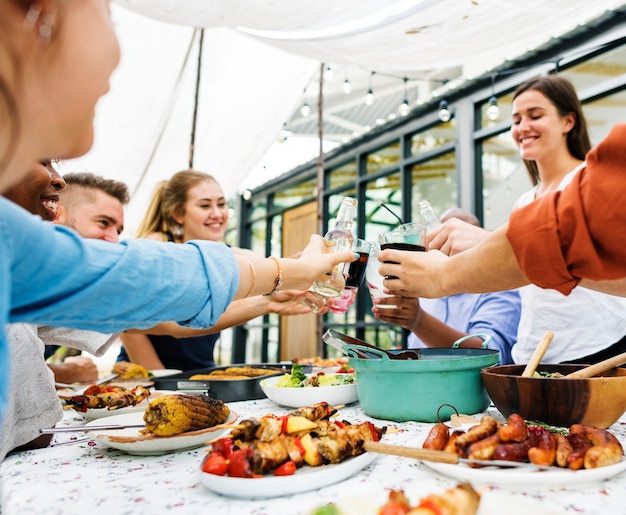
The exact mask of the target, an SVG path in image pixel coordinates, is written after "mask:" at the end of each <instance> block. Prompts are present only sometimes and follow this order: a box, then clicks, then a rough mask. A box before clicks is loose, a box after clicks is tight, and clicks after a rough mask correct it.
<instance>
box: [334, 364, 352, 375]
mask: <svg viewBox="0 0 626 515" xmlns="http://www.w3.org/2000/svg"><path fill="white" fill-rule="evenodd" d="M335 373H336V374H354V369H353V368H352V367H351V366H350V365H341V366H340V367H339V368H338V369H337V372H335Z"/></svg>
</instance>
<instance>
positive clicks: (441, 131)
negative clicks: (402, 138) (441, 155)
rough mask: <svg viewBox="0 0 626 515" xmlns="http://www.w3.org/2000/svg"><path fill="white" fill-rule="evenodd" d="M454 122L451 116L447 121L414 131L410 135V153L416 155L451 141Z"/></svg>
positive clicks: (454, 131) (454, 132) (454, 130)
mask: <svg viewBox="0 0 626 515" xmlns="http://www.w3.org/2000/svg"><path fill="white" fill-rule="evenodd" d="M455 127H456V122H455V120H454V118H452V119H451V120H450V121H449V122H446V123H440V124H439V125H436V126H434V127H430V128H428V129H426V130H423V131H420V132H416V133H415V134H413V135H412V136H411V141H410V154H411V155H412V156H418V155H420V154H424V153H425V152H432V151H433V150H435V149H437V148H439V147H441V146H443V145H446V144H448V143H452V142H454V141H455V139H456V128H455Z"/></svg>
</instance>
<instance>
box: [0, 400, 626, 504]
mask: <svg viewBox="0 0 626 515" xmlns="http://www.w3.org/2000/svg"><path fill="white" fill-rule="evenodd" d="M229 405H230V406H231V408H232V409H233V410H235V411H236V412H237V413H238V414H239V415H240V417H241V418H248V417H258V416H262V415H264V414H266V413H275V414H277V415H280V414H284V413H287V412H288V411H290V410H288V409H286V408H282V407H279V406H277V405H276V404H274V403H273V402H272V401H270V400H268V399H263V400H258V401H246V402H238V403H229ZM491 414H495V415H497V416H499V415H498V414H497V413H491ZM341 418H342V419H346V420H349V421H350V422H354V423H358V422H362V421H364V420H370V421H372V422H374V423H375V424H376V425H378V426H381V425H387V426H392V427H397V428H398V429H399V430H398V431H395V432H391V434H389V435H387V436H386V438H385V439H386V441H388V442H389V443H396V444H403V443H406V442H409V443H411V442H413V445H416V443H415V442H421V439H423V438H424V436H425V435H426V433H427V432H428V430H429V429H430V427H431V424H425V423H418V422H406V423H394V422H384V421H380V420H376V419H372V418H370V417H367V416H366V415H365V414H364V413H363V412H362V410H361V408H360V407H359V405H358V403H355V404H353V405H350V406H347V407H345V408H343V409H342V410H341ZM105 420H106V419H102V421H105ZM84 422H85V421H84V420H83V418H82V415H80V414H78V413H75V412H66V415H65V418H64V420H63V422H62V423H61V424H63V425H78V424H83V423H84ZM625 423H626V418H623V419H622V420H620V421H619V422H618V423H616V424H615V425H613V426H612V427H611V428H610V430H611V432H613V433H614V434H615V435H616V436H617V437H618V438H619V439H620V441H622V443H624V442H626V426H625V425H624V424H625ZM61 424H60V425H61ZM68 442H69V443H68ZM204 455H205V449H203V448H201V449H196V450H192V451H186V452H179V453H173V454H166V455H162V456H131V455H128V454H125V453H123V452H121V451H119V450H114V449H107V448H104V447H101V446H100V444H98V443H96V442H94V441H93V440H89V439H88V438H86V437H85V435H84V434H83V433H66V434H57V435H56V436H55V440H54V442H53V445H52V446H51V447H48V448H46V449H40V450H37V451H28V452H23V453H20V454H15V455H11V456H9V457H7V458H6V459H5V460H4V462H2V464H0V502H1V505H0V506H1V511H2V514H3V515H14V514H19V515H25V514H29V513H33V514H37V515H41V514H79V515H87V514H89V515H91V514H100V513H102V514H107V515H109V514H116V515H119V514H126V513H128V514H133V515H139V514H150V515H153V514H159V513H172V514H195V513H198V514H211V515H213V514H233V515H235V514H237V515H244V514H250V515H252V514H254V515H295V514H302V515H308V514H309V513H310V512H311V511H312V510H313V509H314V508H315V507H318V506H321V505H324V504H326V503H329V502H339V503H340V505H341V506H343V507H346V509H348V510H349V509H350V507H351V506H353V507H354V512H355V513H360V514H362V513H364V512H366V511H368V510H367V508H365V507H366V506H369V507H370V508H369V509H370V510H371V509H372V508H371V507H372V506H380V505H381V504H383V503H384V502H385V500H386V499H387V495H388V492H389V490H390V489H404V491H405V493H406V494H407V495H408V497H409V499H410V500H411V501H412V502H417V500H418V499H419V498H420V497H422V496H424V495H427V494H429V493H439V492H441V491H443V490H445V489H446V488H449V487H452V486H454V485H456V484H458V481H457V480H455V479H451V478H448V477H446V476H444V475H441V474H438V473H435V472H434V471H433V470H432V469H430V468H429V467H428V466H427V465H425V464H423V463H421V462H419V461H416V460H412V459H409V458H400V457H395V456H387V455H384V456H383V455H381V456H380V457H378V458H377V459H376V461H374V462H373V463H372V464H371V465H369V466H367V467H366V468H365V469H364V470H362V471H361V472H360V473H358V474H357V475H355V476H353V477H352V478H350V479H347V480H345V481H343V482H341V483H338V484H334V485H331V486H327V487H324V488H322V489H320V490H317V491H312V492H305V493H300V494H297V495H292V496H288V497H279V498H273V499H262V500H242V499H234V498H228V497H223V496H220V495H217V494H215V493H213V492H211V491H210V490H208V489H207V488H206V487H205V486H204V485H203V484H201V483H200V480H199V476H200V472H199V468H200V462H201V460H202V458H203V456H204ZM502 473H506V472H504V471H503V472H502ZM545 477H546V480H545V484H546V486H545V487H544V486H541V487H530V488H529V487H520V488H514V487H499V486H490V487H484V485H480V489H482V491H483V492H485V494H484V499H485V501H487V500H489V499H491V501H492V502H493V499H496V498H497V499H499V504H500V505H499V513H507V514H512V513H514V511H515V507H518V512H520V513H523V512H524V511H523V510H524V508H523V507H524V506H526V505H525V503H528V505H530V506H532V507H533V510H534V512H535V513H536V514H540V513H559V514H566V513H570V514H572V513H575V514H586V515H591V514H598V515H600V514H601V515H606V514H617V513H626V501H625V500H626V474H623V473H622V474H620V475H618V476H616V477H613V478H611V479H607V480H604V481H601V482H599V483H596V484H592V485H586V486H578V487H575V488H574V487H572V488H565V487H550V486H549V483H550V480H549V476H548V475H547V474H546V476H545ZM251 481H254V480H253V479H252V480H251ZM503 498H504V499H505V502H506V506H502V504H501V503H502V499H503ZM487 512H489V513H491V511H490V510H489V511H488V510H484V513H485V514H487ZM372 513H375V510H373V511H372Z"/></svg>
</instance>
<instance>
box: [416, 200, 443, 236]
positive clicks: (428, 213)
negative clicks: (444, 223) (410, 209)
mask: <svg viewBox="0 0 626 515" xmlns="http://www.w3.org/2000/svg"><path fill="white" fill-rule="evenodd" d="M418 209H419V215H420V217H421V222H422V223H423V224H424V225H425V226H426V231H432V230H433V229H434V228H436V227H438V226H439V225H441V222H440V221H439V217H438V216H437V214H436V213H435V210H434V209H433V206H431V205H430V202H429V201H428V200H422V201H421V202H420V203H419V205H418Z"/></svg>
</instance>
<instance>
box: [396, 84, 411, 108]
mask: <svg viewBox="0 0 626 515" xmlns="http://www.w3.org/2000/svg"><path fill="white" fill-rule="evenodd" d="M402 80H403V81H404V100H403V101H402V103H401V104H400V107H398V112H399V113H400V114H401V115H402V116H406V115H407V114H409V99H408V97H407V93H406V83H407V82H408V80H409V79H407V78H406V77H404V79H402Z"/></svg>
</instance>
